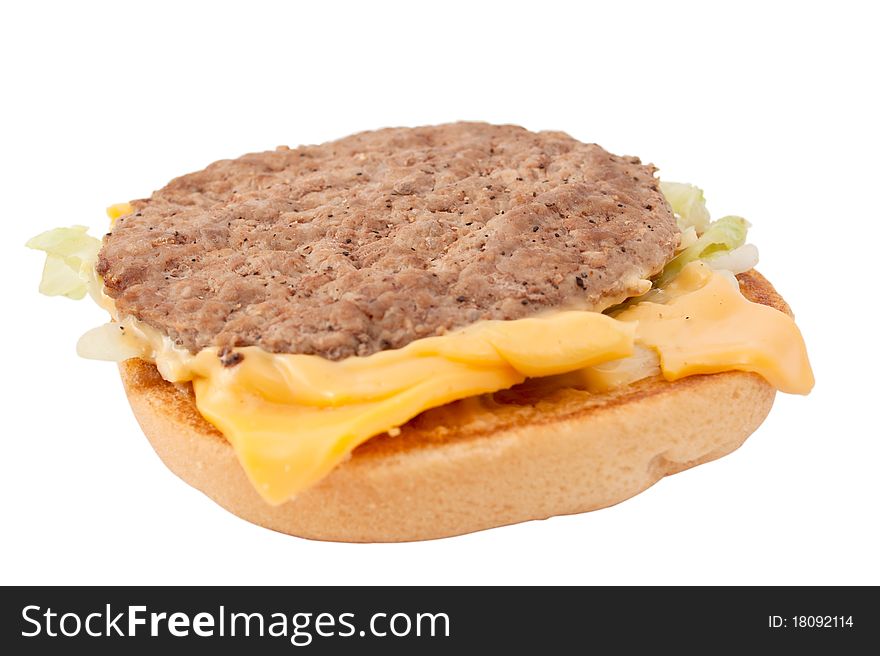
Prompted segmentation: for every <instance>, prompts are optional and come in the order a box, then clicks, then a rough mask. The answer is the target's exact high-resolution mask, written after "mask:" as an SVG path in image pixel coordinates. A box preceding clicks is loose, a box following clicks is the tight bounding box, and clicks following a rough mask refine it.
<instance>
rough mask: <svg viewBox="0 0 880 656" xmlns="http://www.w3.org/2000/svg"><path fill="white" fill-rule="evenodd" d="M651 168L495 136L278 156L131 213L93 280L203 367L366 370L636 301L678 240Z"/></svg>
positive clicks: (591, 147)
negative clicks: (256, 352)
mask: <svg viewBox="0 0 880 656" xmlns="http://www.w3.org/2000/svg"><path fill="white" fill-rule="evenodd" d="M654 170H655V169H654V168H653V167H652V166H650V165H643V164H641V163H640V162H639V160H638V159H637V158H635V157H618V156H616V155H611V154H610V153H608V152H606V151H605V150H603V149H602V148H600V147H599V146H597V145H595V144H584V143H581V142H579V141H577V140H575V139H572V138H571V137H569V136H568V135H566V134H564V133H561V132H539V133H534V132H529V131H527V130H525V129H523V128H520V127H515V126H494V125H487V124H483V123H454V124H449V125H440V126H432V127H421V128H393V129H386V130H379V131H375V132H364V133H361V134H356V135H353V136H350V137H346V138H345V139H341V140H339V141H334V142H329V143H326V144H322V145H319V146H303V147H300V148H296V149H289V148H286V147H281V148H278V149H276V150H275V151H270V152H264V153H256V154H250V155H245V156H243V157H240V158H238V159H234V160H223V161H219V162H215V163H214V164H211V165H210V166H208V167H207V168H206V169H204V170H203V171H199V172H197V173H191V174H189V175H185V176H183V177H180V178H177V179H175V180H173V181H172V182H171V183H170V184H168V185H167V186H166V187H164V188H162V189H160V190H159V191H157V192H155V193H154V194H153V195H152V196H151V197H150V198H148V199H144V200H138V201H134V202H133V203H132V205H133V207H134V210H135V211H134V212H133V213H132V214H130V215H128V216H125V217H122V218H120V219H119V220H117V221H116V223H115V225H114V226H113V229H112V231H111V232H110V233H109V234H107V235H106V237H105V238H104V244H103V248H102V249H101V252H100V256H99V263H98V273H99V274H101V275H102V276H103V278H104V285H105V290H106V292H107V294H109V295H110V296H111V297H112V298H113V299H114V300H115V302H116V307H117V310H118V312H119V314H120V316H129V315H130V316H134V317H136V318H137V319H140V320H142V321H144V322H146V323H147V324H149V325H151V326H153V327H154V328H156V329H158V330H160V331H161V332H162V333H164V334H166V335H168V336H169V337H171V338H172V339H173V340H174V341H175V342H176V344H178V345H179V346H181V347H184V348H186V349H188V350H190V351H193V352H195V351H198V350H199V349H201V348H204V347H208V346H217V347H220V348H228V347H234V346H249V345H256V346H259V347H261V348H263V349H265V350H267V351H271V352H277V353H307V354H315V355H320V356H323V357H326V358H330V359H341V358H344V357H348V356H353V355H360V356H364V355H370V354H372V353H375V352H377V351H381V350H384V349H390V348H400V347H402V346H405V345H406V344H407V343H409V342H411V341H413V340H415V339H419V338H422V337H427V336H430V335H436V334H442V333H443V332H445V331H447V330H450V329H454V328H458V327H461V326H465V325H467V324H470V323H473V322H475V321H478V320H481V319H518V318H522V317H525V316H529V315H532V314H535V313H537V312H540V311H542V310H548V309H563V308H566V309H569V308H578V309H603V308H604V307H606V306H608V305H609V304H611V303H614V302H617V301H619V300H621V299H622V298H623V297H625V296H630V295H633V294H634V293H636V289H637V287H638V283H639V281H640V280H641V279H644V278H646V277H650V276H651V275H653V274H655V273H657V272H658V271H659V270H660V269H661V268H662V267H663V265H664V264H665V263H666V262H667V261H668V260H669V259H670V258H671V257H672V255H673V253H674V249H675V247H676V246H677V244H678V242H679V237H680V236H679V232H678V229H677V227H676V224H675V219H674V217H673V215H672V212H671V210H670V209H669V207H668V205H667V203H666V201H665V200H664V199H663V197H662V195H661V194H660V191H659V188H658V184H657V180H656V179H655V178H654Z"/></svg>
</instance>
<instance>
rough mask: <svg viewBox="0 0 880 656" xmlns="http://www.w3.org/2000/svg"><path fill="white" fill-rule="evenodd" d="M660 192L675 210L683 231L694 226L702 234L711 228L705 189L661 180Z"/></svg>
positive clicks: (698, 233) (679, 225)
mask: <svg viewBox="0 0 880 656" xmlns="http://www.w3.org/2000/svg"><path fill="white" fill-rule="evenodd" d="M660 192H661V193H662V194H663V196H664V197H665V198H666V202H667V203H669V205H670V206H671V207H672V211H673V212H675V219H676V221H677V222H678V227H679V229H680V230H681V231H682V232H686V231H687V230H688V228H693V229H694V230H695V231H696V233H697V235H702V234H703V233H704V232H706V230H707V229H708V228H709V210H707V209H706V198H705V197H704V196H703V190H702V189H700V188H699V187H695V186H694V185H692V184H686V183H684V182H660Z"/></svg>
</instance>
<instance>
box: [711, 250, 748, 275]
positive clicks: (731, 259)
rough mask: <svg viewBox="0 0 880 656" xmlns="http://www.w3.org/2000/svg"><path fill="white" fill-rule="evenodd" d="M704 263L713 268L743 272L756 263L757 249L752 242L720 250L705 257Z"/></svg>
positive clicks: (734, 272)
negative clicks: (727, 249)
mask: <svg viewBox="0 0 880 656" xmlns="http://www.w3.org/2000/svg"><path fill="white" fill-rule="evenodd" d="M706 263H707V264H708V265H709V266H710V267H712V268H713V269H715V270H720V271H730V272H731V273H733V274H737V273H744V272H745V271H748V270H749V269H753V268H754V267H755V265H756V264H757V263H758V249H757V247H756V246H755V245H754V244H743V245H742V246H740V247H739V248H734V249H733V250H732V251H722V252H720V253H715V254H714V255H710V256H709V257H707V258H706Z"/></svg>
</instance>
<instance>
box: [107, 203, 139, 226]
mask: <svg viewBox="0 0 880 656" xmlns="http://www.w3.org/2000/svg"><path fill="white" fill-rule="evenodd" d="M132 212H134V208H133V207H132V206H131V203H116V204H114V205H111V206H110V207H108V208H107V216H109V217H110V225H111V226H112V225H113V224H114V223H116V219H118V218H119V217H120V216H125V215H126V214H131V213H132Z"/></svg>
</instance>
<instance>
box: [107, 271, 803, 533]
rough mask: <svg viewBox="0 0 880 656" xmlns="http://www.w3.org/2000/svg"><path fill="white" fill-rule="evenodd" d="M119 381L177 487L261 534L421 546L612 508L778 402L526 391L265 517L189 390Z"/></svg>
mask: <svg viewBox="0 0 880 656" xmlns="http://www.w3.org/2000/svg"><path fill="white" fill-rule="evenodd" d="M740 284H741V287H742V289H743V292H744V293H745V295H746V296H748V297H749V298H751V299H752V300H754V301H757V302H760V303H764V304H766V305H771V306H773V307H776V308H777V309H780V310H782V311H786V312H788V307H787V305H786V304H785V302H784V301H783V300H782V299H781V298H780V297H779V295H778V294H777V293H776V292H775V290H774V289H773V287H772V286H771V285H770V284H769V283H768V282H767V281H766V280H765V279H764V278H763V277H762V276H760V274H757V273H756V272H754V271H750V272H748V273H746V274H743V275H741V276H740ZM120 370H121V374H122V381H123V383H124V385H125V390H126V393H127V394H128V398H129V401H130V402H131V406H132V409H133V410H134V413H135V415H136V417H137V419H138V421H139V422H140V425H141V427H142V428H143V430H144V432H145V433H146V435H147V438H148V439H149V440H150V442H151V443H152V445H153V447H154V448H155V449H156V452H157V453H158V454H159V457H160V458H161V459H162V461H163V462H164V463H165V464H166V465H167V466H168V467H169V468H170V469H171V471H173V472H174V473H175V474H177V475H178V476H179V477H180V478H182V479H183V480H184V481H186V482H187V483H189V484H190V485H192V486H193V487H195V488H197V489H199V490H201V491H202V492H204V493H205V494H207V495H208V496H209V497H210V498H212V499H213V500H214V501H216V502H217V503H219V504H220V505H221V506H223V507H224V508H226V509H227V510H229V511H230V512H232V513H234V514H236V515H238V516H239V517H242V518H244V519H246V520H248V521H250V522H253V523H255V524H259V525H261V526H265V527H267V528H271V529H274V530H276V531H281V532H282V533H289V534H291V535H298V536H301V537H307V538H313V539H318V540H337V541H343V542H401V541H407V540H427V539H431V538H439V537H445V536H450V535H459V534H462V533H469V532H472V531H479V530H481V529H486V528H491V527H495V526H502V525H505V524H513V523H516V522H523V521H527V520H530V519H544V518H547V517H551V516H553V515H564V514H571V513H580V512H586V511H588V510H596V509H598V508H605V507H607V506H611V505H614V504H616V503H619V502H620V501H623V500H624V499H627V498H629V497H631V496H634V495H635V494H638V493H639V492H641V491H642V490H645V489H646V488H648V487H650V486H651V485H653V484H654V483H656V482H657V481H658V480H660V479H661V478H663V477H664V476H667V475H669V474H674V473H677V472H680V471H683V470H685V469H688V468H690V467H694V466H695V465H699V464H702V463H704V462H708V461H710V460H714V459H716V458H719V457H721V456H723V455H726V454H728V453H730V452H731V451H733V450H735V449H736V448H737V447H739V446H740V444H742V443H743V441H744V440H745V439H746V438H747V437H748V436H749V435H750V434H751V433H752V432H753V431H754V430H755V429H756V428H757V427H758V426H759V425H760V424H761V422H762V421H763V420H764V418H765V417H766V416H767V413H768V412H769V411H770V407H771V405H772V404H773V398H774V396H775V390H774V388H773V387H771V386H770V385H769V384H768V383H767V382H766V381H765V380H764V379H762V378H761V377H759V376H757V375H755V374H750V373H744V372H727V373H721V374H713V375H709V376H692V377H689V378H684V379H682V380H679V381H676V382H673V383H670V382H666V381H664V380H662V379H659V378H654V379H648V380H644V381H640V382H638V383H635V384H633V385H630V386H627V387H626V388H624V389H620V390H615V391H613V392H609V393H605V394H590V393H588V392H585V391H581V390H578V389H574V388H571V387H564V386H560V385H558V384H557V385H552V384H546V385H545V384H540V383H531V384H530V383H528V382H527V383H526V384H524V385H521V386H518V387H516V388H513V389H512V390H505V391H503V392H498V393H496V394H494V395H486V396H484V397H480V398H474V399H466V400H464V401H459V402H456V403H451V404H448V405H446V406H443V407H441V408H436V409H434V410H430V411H428V412H424V413H422V414H421V415H419V416H418V417H416V418H415V419H413V420H412V421H410V422H409V423H407V424H406V425H405V426H403V427H402V432H401V434H400V435H398V436H396V437H390V436H388V435H382V436H378V437H375V438H373V439H371V440H369V441H368V442H366V443H365V444H363V445H362V446H360V447H359V448H358V449H357V450H355V452H354V453H353V455H352V457H351V459H349V460H348V461H347V462H345V463H344V464H342V465H340V466H339V467H337V468H336V469H335V470H334V471H333V472H332V473H331V474H330V475H329V476H328V477H327V478H325V479H324V480H323V481H321V482H320V483H319V484H318V485H316V486H314V487H313V488H311V489H309V490H307V491H306V492H304V493H302V494H301V495H300V496H298V497H297V498H296V499H294V500H292V501H288V502H286V503H284V504H282V505H280V506H270V505H268V504H267V503H265V502H264V501H263V500H262V499H261V498H260V496H259V495H258V494H257V493H256V491H255V490H254V488H253V487H252V486H251V484H250V482H249V481H248V479H247V477H246V476H245V473H244V470H243V469H242V468H241V466H240V465H239V464H238V461H237V460H236V457H235V454H234V453H233V450H232V447H231V446H230V445H229V443H228V442H227V441H226V440H225V439H224V438H223V436H222V435H221V434H220V433H219V432H218V431H217V430H216V429H215V428H214V427H213V426H212V425H211V424H209V423H208V422H207V421H205V420H204V419H203V418H202V416H201V415H200V414H199V413H198V411H197V410H196V407H195V403H194V399H193V395H192V391H191V389H190V388H189V387H188V386H181V385H174V384H171V383H169V382H167V381H165V380H163V379H162V378H161V376H159V373H158V371H157V370H156V368H155V367H154V366H153V365H152V364H149V363H147V362H144V361H142V360H137V359H134V360H128V361H126V362H123V363H122V364H121V365H120Z"/></svg>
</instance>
